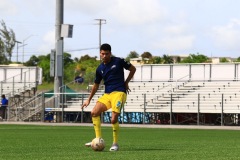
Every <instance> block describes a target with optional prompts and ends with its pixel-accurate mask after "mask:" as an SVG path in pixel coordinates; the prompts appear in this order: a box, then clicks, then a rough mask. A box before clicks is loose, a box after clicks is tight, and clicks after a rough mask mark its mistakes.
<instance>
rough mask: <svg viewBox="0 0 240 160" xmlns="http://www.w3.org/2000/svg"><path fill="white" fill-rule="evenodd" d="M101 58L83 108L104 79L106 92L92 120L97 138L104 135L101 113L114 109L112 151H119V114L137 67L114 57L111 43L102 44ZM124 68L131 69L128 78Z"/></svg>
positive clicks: (99, 101) (95, 109)
mask: <svg viewBox="0 0 240 160" xmlns="http://www.w3.org/2000/svg"><path fill="white" fill-rule="evenodd" d="M100 58H101V60H102V63H101V64H100V65H99V66H98V68H97V69H96V77H95V81H94V85H93V88H92V90H91V93H90V95H89V97H88V100H86V101H85V102H84V103H83V105H82V108H84V107H87V106H88V105H89V103H90V101H91V99H92V97H93V96H94V94H95V93H96V92H97V90H98V88H99V84H100V82H101V81H102V80H103V81H104V85H105V93H104V95H103V96H102V97H100V98H99V99H98V101H97V103H96V105H95V107H94V108H93V110H92V111H91V116H92V122H93V126H94V130H95V135H96V138H99V137H102V134H101V121H100V115H101V113H102V112H105V111H107V110H108V109H110V108H111V109H112V118H111V124H112V128H113V144H112V147H111V148H110V151H118V149H119V146H118V135H119V123H118V116H119V115H120V112H121V108H122V107H123V105H124V103H125V102H126V98H127V93H129V91H131V90H130V89H129V86H128V83H129V81H130V80H131V79H132V77H133V76H134V73H135V71H136V68H135V67H134V66H133V65H132V64H130V63H129V62H126V61H125V60H124V59H121V58H118V57H112V53H111V46H110V45H109V44H102V45H101V47H100ZM124 69H127V70H129V71H130V72H129V74H128V76H127V79H126V80H125V78H124ZM85 146H87V147H90V146H91V142H89V143H86V144H85Z"/></svg>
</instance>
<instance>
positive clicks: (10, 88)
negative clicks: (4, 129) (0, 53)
mask: <svg viewBox="0 0 240 160" xmlns="http://www.w3.org/2000/svg"><path fill="white" fill-rule="evenodd" d="M41 83H42V69H41V68H39V67H24V66H6V65H2V66H0V94H1V95H3V94H4V95H5V96H6V97H7V99H8V100H9V104H8V111H7V112H8V113H7V114H8V120H17V115H18V113H20V112H22V110H23V109H24V107H22V106H21V104H23V103H24V102H26V101H27V100H28V99H30V98H31V97H34V96H35V94H36V91H37V86H38V85H39V84H41Z"/></svg>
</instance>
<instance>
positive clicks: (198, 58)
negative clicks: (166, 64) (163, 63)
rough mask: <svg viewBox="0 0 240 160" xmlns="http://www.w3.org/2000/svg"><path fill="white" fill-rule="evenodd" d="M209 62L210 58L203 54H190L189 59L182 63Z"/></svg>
mask: <svg viewBox="0 0 240 160" xmlns="http://www.w3.org/2000/svg"><path fill="white" fill-rule="evenodd" d="M207 61H208V57H207V56H205V55H203V54H199V53H197V54H190V55H189V56H188V57H187V58H185V59H183V60H182V61H181V63H204V62H207Z"/></svg>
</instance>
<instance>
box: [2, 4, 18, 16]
mask: <svg viewBox="0 0 240 160" xmlns="http://www.w3.org/2000/svg"><path fill="white" fill-rule="evenodd" d="M0 11H1V14H2V15H3V14H6V15H14V14H16V13H17V6H16V4H15V3H13V2H11V1H9V0H1V3H0Z"/></svg>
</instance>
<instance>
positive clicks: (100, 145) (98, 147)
mask: <svg viewBox="0 0 240 160" xmlns="http://www.w3.org/2000/svg"><path fill="white" fill-rule="evenodd" d="M91 147H92V149H93V150H94V151H103V150H104V148H105V142H104V140H103V138H94V139H93V140H92V143H91Z"/></svg>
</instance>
